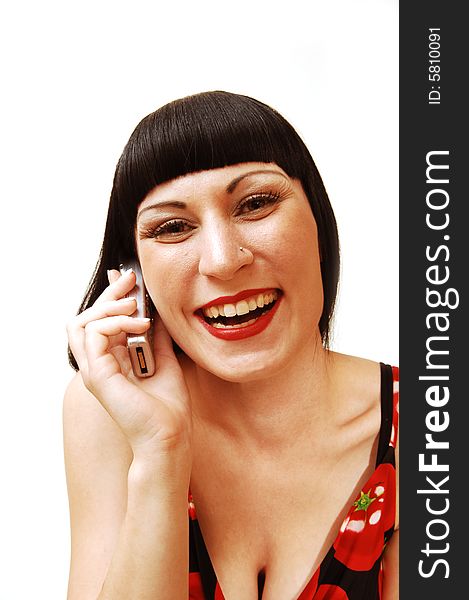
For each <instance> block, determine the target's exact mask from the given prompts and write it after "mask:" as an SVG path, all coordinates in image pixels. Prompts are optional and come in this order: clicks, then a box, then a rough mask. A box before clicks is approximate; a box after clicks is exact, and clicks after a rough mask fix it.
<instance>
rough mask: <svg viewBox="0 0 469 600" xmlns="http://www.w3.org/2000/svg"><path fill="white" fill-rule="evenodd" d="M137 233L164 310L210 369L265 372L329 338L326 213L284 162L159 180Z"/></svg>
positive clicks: (242, 376)
mask: <svg viewBox="0 0 469 600" xmlns="http://www.w3.org/2000/svg"><path fill="white" fill-rule="evenodd" d="M136 240H137V249H138V255H139V259H140V264H141V266H142V271H143V276H144V279H145V282H146V285H147V289H148V292H149V294H150V296H151V298H152V300H153V302H154V304H155V306H156V309H157V311H158V313H159V315H160V316H161V318H162V319H163V322H164V323H165V325H166V327H167V329H168V331H169V333H170V335H171V337H172V338H173V339H174V341H175V342H176V343H177V344H178V345H179V346H180V347H181V348H182V349H183V350H184V352H185V353H186V354H187V355H188V356H189V357H190V358H191V359H192V360H193V361H194V362H195V363H196V364H197V365H199V366H200V367H202V368H203V369H206V370H207V371H209V372H211V373H213V374H215V375H216V376H218V377H220V378H222V379H225V380H227V381H236V382H245V381H251V380H256V379H259V378H261V377H264V376H269V375H272V374H274V373H278V372H279V370H281V369H282V368H283V367H284V366H286V365H287V364H288V363H289V362H290V361H291V360H294V358H295V356H298V352H301V350H302V348H310V349H311V345H312V344H315V343H320V335H319V330H318V322H319V318H320V316H321V312H322V306H323V290H322V282H321V270H320V258H319V250H318V239H317V228H316V222H315V219H314V217H313V214H312V212H311V208H310V206H309V204H308V200H307V198H306V195H305V193H304V191H303V188H302V186H301V183H300V182H299V181H297V180H294V179H291V178H290V177H289V176H288V175H287V174H286V173H285V172H284V171H283V170H282V169H281V168H280V167H279V166H277V165H276V164H274V163H242V164H237V165H233V166H229V167H223V168H219V169H212V170H209V171H200V172H197V173H192V174H189V175H185V176H182V177H179V178H177V179H174V180H171V181H168V182H166V183H163V184H161V185H158V186H157V187H156V188H155V189H154V190H152V191H151V192H150V193H149V194H148V195H147V196H146V198H145V199H144V200H143V202H142V203H141V205H140V206H139V210H138V215H137V226H136ZM240 248H242V250H241V249H240Z"/></svg>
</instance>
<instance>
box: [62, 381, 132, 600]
mask: <svg viewBox="0 0 469 600" xmlns="http://www.w3.org/2000/svg"><path fill="white" fill-rule="evenodd" d="M63 425H64V455H65V468H66V476H67V489H68V497H69V505H70V524H71V531H72V549H71V568H70V582H69V596H68V597H69V599H71V598H75V597H77V598H78V597H80V598H88V597H90V598H91V597H96V596H97V592H99V590H98V586H99V585H100V583H101V582H102V581H103V578H104V574H105V573H106V570H107V568H108V565H109V561H110V559H111V555H112V548H113V547H114V545H115V542H116V539H117V536H118V533H119V530H120V527H121V523H122V519H123V517H124V514H125V509H126V502H127V475H128V469H129V465H130V462H131V460H132V453H131V449H130V447H129V445H128V444H127V442H126V440H125V438H124V436H123V434H122V433H121V431H120V429H119V428H118V427H117V425H116V423H115V422H114V421H113V419H112V418H111V417H110V416H109V414H108V413H107V412H106V410H105V409H104V408H103V407H102V405H101V404H100V403H99V401H98V400H97V399H96V398H95V397H94V396H93V394H91V393H90V392H89V391H88V390H87V389H86V387H85V386H84V384H83V381H82V378H81V376H80V374H79V373H78V374H77V375H75V376H74V378H73V379H72V380H71V382H70V383H69V385H68V387H67V389H66V391H65V395H64V404H63Z"/></svg>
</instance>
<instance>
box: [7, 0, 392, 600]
mask: <svg viewBox="0 0 469 600" xmlns="http://www.w3.org/2000/svg"><path fill="white" fill-rule="evenodd" d="M2 13H3V15H2V20H1V25H0V27H1V32H0V51H1V56H2V67H1V69H2V71H1V85H2V90H3V91H2V100H1V103H2V107H1V111H0V126H1V130H0V131H1V136H0V137H1V139H0V144H1V150H0V151H1V155H0V159H1V187H0V190H1V195H2V205H1V219H2V235H1V236H0V237H1V239H0V243H1V256H2V259H3V265H2V275H1V278H2V294H1V313H0V314H1V316H2V327H3V344H2V350H1V353H2V354H1V361H0V368H1V382H2V395H1V404H0V406H1V409H0V410H1V414H0V444H1V448H0V451H1V457H2V463H1V471H0V481H1V490H0V519H1V525H0V552H1V557H0V560H1V562H0V564H1V572H2V575H1V577H0V600H17V599H21V600H26V599H28V600H29V599H30V598H34V599H39V600H42V599H44V600H55V599H61V598H65V596H66V581H67V571H68V561H69V529H68V505H67V495H66V487H65V478H64V469H63V457H62V456H63V455H62V426H61V403H62V396H63V391H64V388H65V386H66V383H67V381H68V380H69V379H70V377H71V375H72V371H71V369H70V367H69V366H68V364H67V359H66V336H65V323H66V321H67V320H68V318H69V317H70V316H71V315H72V314H74V312H75V311H76V309H77V307H78V305H79V302H80V300H81V297H82V294H83V292H84V288H85V286H86V284H87V282H88V279H89V277H90V275H91V272H92V269H93V267H94V264H95V261H96V258H97V254H98V251H99V247H100V244H101V239H102V232H103V227H104V220H105V215H106V210H107V201H108V198H109V192H110V189H111V182H112V177H113V171H114V168H115V164H116V161H117V159H118V157H119V155H120V153H121V151H122V149H123V146H124V144H125V142H126V141H127V139H128V137H129V135H130V133H131V132H132V130H133V128H134V127H135V125H136V124H137V122H138V121H139V120H140V119H141V118H142V117H143V116H145V115H146V114H147V113H149V112H151V111H153V110H154V109H156V108H157V107H158V106H160V105H161V104H163V103H165V102H167V101H169V100H172V99H174V98H177V97H181V96H184V95H187V94H191V93H196V92H200V91H205V90H213V89H224V90H228V91H234V92H239V93H244V94H248V95H251V96H254V97H256V98H258V99H259V100H262V101H264V102H266V103H268V104H270V105H272V106H273V107H275V108H276V109H278V110H279V111H280V112H281V113H282V114H283V115H284V116H285V117H286V118H287V119H288V120H290V122H291V123H292V124H293V125H294V126H295V127H296V128H297V130H298V132H299V133H300V135H301V136H302V137H303V139H304V140H305V142H306V144H307V146H308V147H309V149H310V150H311V153H312V155H313V157H314V159H315V161H316V164H317V165H318V168H319V170H320V172H321V174H322V176H323V179H324V182H325V185H326V188H327V190H328V192H329V196H330V198H331V202H332V204H333V207H334V209H335V212H336V217H337V221H338V225H339V233H340V237H341V245H342V255H343V265H342V283H341V291H340V301H339V310H338V313H337V319H336V321H337V327H336V334H335V338H334V340H335V341H334V344H333V347H334V348H335V349H337V350H339V351H342V352H346V353H351V354H356V355H360V356H364V357H368V358H371V359H375V360H382V361H385V362H389V363H393V364H397V363H398V338H397V326H398V305H397V299H398V287H397V286H398V279H397V263H398V246H397V243H398V230H397V220H398V212H397V211H398V194H397V190H398V155H397V146H398V80H397V66H398V32H397V23H398V3H397V0H396V1H393V0H354V1H353V2H350V1H349V0H340V1H335V2H332V1H331V2H325V1H323V0H321V1H306V0H304V1H299V0H289V1H288V2H285V1H283V2H275V1H272V0H270V1H269V2H267V1H264V0H263V1H257V2H256V1H253V0H251V1H249V2H247V1H244V0H241V1H239V0H238V2H236V3H234V2H230V3H228V2H221V1H220V0H218V1H205V2H203V1H199V2H193V1H192V2H177V1H176V2H174V4H173V5H171V6H170V5H169V2H168V3H164V4H163V3H159V2H145V1H138V0H137V1H133V2H123V1H116V0H114V1H112V2H111V1H101V2H100V1H98V0H95V1H93V2H91V1H90V0H84V1H82V2H75V3H71V2H67V1H63V0H62V1H60V2H59V1H58V0H56V1H54V0H42V1H41V2H33V1H32V0H29V1H23V2H21V0H19V1H17V2H15V3H12V2H9V3H8V4H7V3H5V6H4V8H3V11H2Z"/></svg>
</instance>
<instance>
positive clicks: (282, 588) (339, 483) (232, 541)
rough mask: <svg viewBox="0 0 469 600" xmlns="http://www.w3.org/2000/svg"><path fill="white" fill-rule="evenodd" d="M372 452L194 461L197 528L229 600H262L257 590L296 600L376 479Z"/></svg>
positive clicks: (364, 447)
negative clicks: (366, 485)
mask: <svg viewBox="0 0 469 600" xmlns="http://www.w3.org/2000/svg"><path fill="white" fill-rule="evenodd" d="M375 447H376V439H375V436H373V435H369V436H367V437H365V438H364V439H362V440H361V442H360V443H356V444H353V445H350V446H349V448H348V450H347V452H343V451H339V448H332V447H331V448H327V445H326V446H323V447H322V448H317V451H316V452H315V451H311V452H305V451H300V452H298V453H295V452H291V453H290V454H288V453H286V455H284V456H273V457H272V458H271V460H269V459H267V458H266V457H265V456H263V457H259V456H246V455H242V456H241V455H240V456H237V455H236V453H233V452H231V453H229V455H227V454H226V452H224V451H223V449H222V448H218V452H199V453H197V454H196V460H195V463H194V472H193V481H192V483H191V490H192V493H193V498H194V503H195V506H196V511H197V519H198V525H199V527H200V530H201V532H202V535H203V540H204V543H205V546H206V549H207V551H208V555H209V557H210V561H211V563H212V565H213V569H214V571H215V574H216V579H217V580H218V582H219V584H220V586H221V588H222V589H223V592H224V597H225V599H226V600H231V599H234V598H236V599H237V600H257V599H258V597H260V596H259V589H260V588H262V589H263V593H262V598H263V600H278V598H283V599H285V600H288V599H289V598H291V599H292V600H296V599H297V598H298V597H299V594H300V592H301V590H303V589H304V587H305V586H306V585H307V584H308V582H309V581H310V580H311V578H312V577H313V575H314V574H315V573H316V571H317V569H318V566H319V565H320V563H321V561H322V560H323V558H324V556H325V555H326V554H327V553H328V551H329V549H330V548H331V546H332V544H333V543H334V541H335V539H336V537H337V534H338V532H339V529H340V526H341V524H342V523H343V521H344V518H345V517H346V515H347V513H348V512H349V510H350V507H351V506H352V505H353V502H354V499H355V497H356V496H357V495H359V494H360V491H361V488H362V487H363V485H364V483H365V482H366V481H367V480H368V479H369V477H370V476H371V474H372V473H373V470H374V458H375ZM225 450H226V449H225ZM342 450H343V448H342Z"/></svg>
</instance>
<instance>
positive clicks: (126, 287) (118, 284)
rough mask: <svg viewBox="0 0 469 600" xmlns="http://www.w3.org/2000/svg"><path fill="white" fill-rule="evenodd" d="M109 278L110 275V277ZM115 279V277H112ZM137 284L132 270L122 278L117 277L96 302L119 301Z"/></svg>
mask: <svg viewBox="0 0 469 600" xmlns="http://www.w3.org/2000/svg"><path fill="white" fill-rule="evenodd" d="M113 271H114V270H113ZM108 278H109V275H108ZM112 278H114V275H112ZM135 284H136V277H135V273H134V271H133V270H132V269H129V270H128V271H126V272H125V273H124V274H123V275H121V276H120V277H117V278H116V280H115V281H113V282H112V283H111V284H110V285H109V286H108V287H107V288H106V289H105V290H104V291H103V293H102V294H101V295H100V296H99V297H98V299H97V300H96V302H105V301H107V300H119V299H120V298H123V297H124V296H125V295H126V294H128V293H129V292H130V291H131V290H132V289H133V288H134V287H135Z"/></svg>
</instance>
